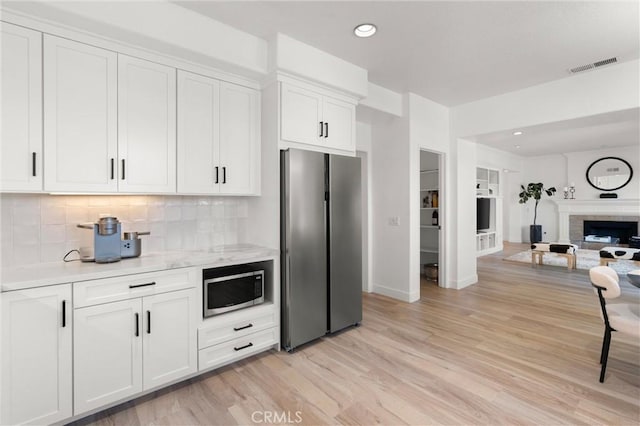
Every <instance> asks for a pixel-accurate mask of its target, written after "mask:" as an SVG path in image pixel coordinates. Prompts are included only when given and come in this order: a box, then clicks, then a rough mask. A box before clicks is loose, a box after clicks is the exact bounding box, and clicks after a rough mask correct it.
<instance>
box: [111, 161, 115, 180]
mask: <svg viewBox="0 0 640 426" xmlns="http://www.w3.org/2000/svg"><path fill="white" fill-rule="evenodd" d="M115 170H116V166H115V159H114V158H112V159H111V180H113V178H114V177H115Z"/></svg>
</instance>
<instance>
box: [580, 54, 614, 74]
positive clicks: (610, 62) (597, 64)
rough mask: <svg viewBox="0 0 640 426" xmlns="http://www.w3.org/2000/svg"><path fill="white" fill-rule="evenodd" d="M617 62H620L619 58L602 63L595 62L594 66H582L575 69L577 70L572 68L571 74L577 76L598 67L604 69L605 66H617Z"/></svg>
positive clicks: (602, 61) (604, 60)
mask: <svg viewBox="0 0 640 426" xmlns="http://www.w3.org/2000/svg"><path fill="white" fill-rule="evenodd" d="M616 62H618V58H615V57H614V58H609V59H603V60H601V61H597V62H594V63H592V64H587V65H580V66H579V67H575V68H571V69H570V70H569V72H570V73H571V74H576V73H579V72H583V71H588V70H592V69H595V68H598V67H603V66H605V65H610V64H615V63H616Z"/></svg>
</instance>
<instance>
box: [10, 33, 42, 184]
mask: <svg viewBox="0 0 640 426" xmlns="http://www.w3.org/2000/svg"><path fill="white" fill-rule="evenodd" d="M0 31H1V32H2V55H0V61H1V66H2V71H1V72H0V74H1V75H2V117H1V121H2V126H1V127H2V130H1V136H0V190H2V191H40V190H42V34H41V33H39V32H36V31H32V30H28V29H26V28H22V27H18V26H15V25H11V24H6V23H4V22H3V23H1V24H0Z"/></svg>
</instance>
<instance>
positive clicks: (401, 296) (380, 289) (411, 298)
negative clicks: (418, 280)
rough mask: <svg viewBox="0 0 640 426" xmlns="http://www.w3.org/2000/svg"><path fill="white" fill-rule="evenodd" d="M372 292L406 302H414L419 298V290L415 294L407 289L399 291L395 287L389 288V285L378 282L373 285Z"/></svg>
mask: <svg viewBox="0 0 640 426" xmlns="http://www.w3.org/2000/svg"><path fill="white" fill-rule="evenodd" d="M373 293H378V294H382V295H383V296H388V297H391V298H393V299H397V300H401V301H403V302H408V303H411V302H415V301H416V300H419V299H420V293H419V292H418V294H417V295H416V294H412V293H409V292H407V291H401V290H398V289H395V288H390V287H386V286H383V285H379V284H374V285H373Z"/></svg>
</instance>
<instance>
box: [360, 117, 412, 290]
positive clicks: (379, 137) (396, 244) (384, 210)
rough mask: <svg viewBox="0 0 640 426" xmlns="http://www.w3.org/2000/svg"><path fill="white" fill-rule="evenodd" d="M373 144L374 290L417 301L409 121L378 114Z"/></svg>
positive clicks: (372, 127)
mask: <svg viewBox="0 0 640 426" xmlns="http://www.w3.org/2000/svg"><path fill="white" fill-rule="evenodd" d="M371 144H372V152H371V172H372V207H373V217H372V219H373V238H372V243H373V291H374V292H376V293H380V294H384V295H387V296H390V297H394V298H396V299H400V300H405V301H411V300H415V297H416V295H415V294H411V290H410V287H409V283H410V278H409V277H410V273H411V268H410V261H409V259H410V256H411V253H410V244H409V234H410V228H409V223H410V222H409V217H410V211H409V199H410V191H409V169H408V164H409V125H408V120H407V119H406V118H397V117H391V116H388V115H385V114H378V115H377V116H376V117H375V120H374V121H373V122H372V125H371ZM392 218H397V220H398V225H397V226H394V225H392V224H391V223H390V221H391V219H392ZM418 297H419V294H418Z"/></svg>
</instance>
